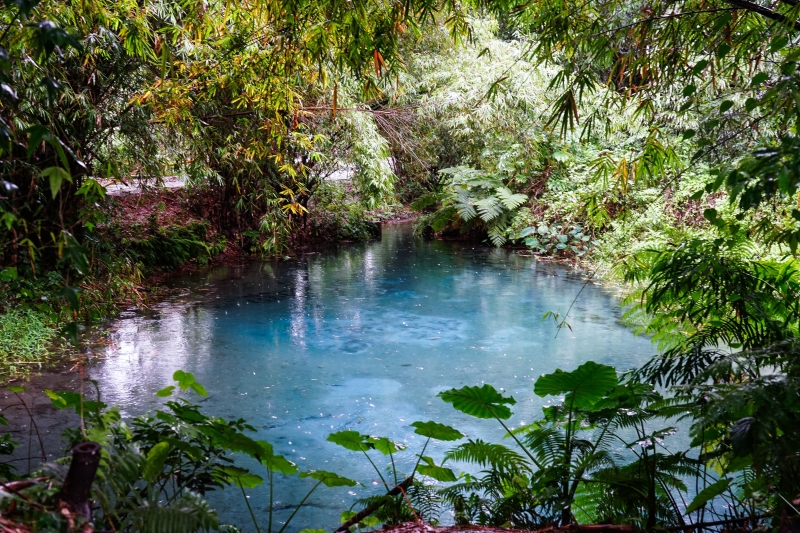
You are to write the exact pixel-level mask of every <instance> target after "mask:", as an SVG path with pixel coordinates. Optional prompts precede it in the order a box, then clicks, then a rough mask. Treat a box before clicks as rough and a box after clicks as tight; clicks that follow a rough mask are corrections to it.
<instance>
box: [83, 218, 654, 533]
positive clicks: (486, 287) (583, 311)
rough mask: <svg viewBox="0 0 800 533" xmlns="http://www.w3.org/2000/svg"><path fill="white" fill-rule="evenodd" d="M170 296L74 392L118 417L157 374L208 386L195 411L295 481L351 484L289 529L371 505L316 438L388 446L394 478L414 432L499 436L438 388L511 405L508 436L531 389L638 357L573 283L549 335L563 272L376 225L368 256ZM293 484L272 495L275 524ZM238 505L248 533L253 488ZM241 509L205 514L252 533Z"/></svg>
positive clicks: (359, 467) (149, 390)
mask: <svg viewBox="0 0 800 533" xmlns="http://www.w3.org/2000/svg"><path fill="white" fill-rule="evenodd" d="M173 283H174V286H175V287H176V288H177V289H178V292H179V296H176V297H174V298H172V299H170V300H169V301H167V302H164V303H163V304H160V305H159V306H157V307H156V308H155V310H154V311H155V312H153V313H149V314H147V315H133V314H132V313H131V316H128V317H126V318H123V319H122V320H120V321H119V322H118V324H117V329H116V331H115V332H114V333H113V335H112V339H113V341H114V342H113V344H112V346H111V347H110V348H108V350H107V353H105V357H106V358H107V359H106V361H104V362H103V363H102V364H100V365H99V366H97V367H95V368H94V369H93V370H92V377H93V378H95V379H97V380H98V381H99V383H100V384H101V389H102V392H103V400H104V401H105V402H107V403H109V404H116V405H119V406H120V407H121V409H122V411H123V414H124V415H127V416H133V415H138V414H142V413H144V412H146V411H148V410H150V409H153V408H156V407H157V406H158V405H160V403H161V402H163V400H162V399H158V398H156V397H155V392H156V391H158V390H159V389H161V388H163V387H166V386H168V385H171V384H173V382H172V378H171V376H172V373H173V372H174V371H175V370H177V369H183V370H185V371H187V372H191V373H193V374H194V375H195V377H196V379H197V380H198V381H199V382H200V383H202V384H204V385H205V387H206V388H207V389H208V393H209V397H208V399H207V400H205V401H203V403H202V405H203V408H204V409H205V410H206V412H208V413H210V414H213V415H216V416H221V417H225V418H240V417H242V418H245V419H247V420H248V421H249V422H250V423H251V424H252V425H254V426H255V427H256V428H257V430H258V432H257V434H256V435H254V437H255V438H258V439H265V440H268V441H270V442H272V443H273V445H274V446H275V449H276V452H277V453H282V454H284V455H285V456H286V457H287V458H288V459H290V460H292V461H294V462H295V463H297V464H298V465H299V467H300V468H301V469H322V470H333V471H336V472H338V473H340V474H342V475H345V476H348V477H351V478H354V479H356V480H358V481H360V482H361V483H362V484H363V486H362V487H356V488H338V489H324V488H321V489H319V490H318V491H317V492H316V493H315V495H314V496H312V498H311V499H310V500H309V502H310V503H309V504H308V506H307V507H304V509H303V510H301V511H300V513H299V514H298V516H297V517H295V519H294V520H293V522H292V524H291V525H290V527H289V528H288V529H289V530H291V531H299V530H300V529H302V528H304V527H322V528H325V529H329V530H330V529H333V528H334V527H335V525H336V524H338V520H339V515H340V513H341V511H343V510H345V509H348V508H349V507H350V506H351V505H352V504H353V502H354V501H355V500H356V499H357V498H361V497H364V496H367V495H370V494H374V493H377V492H379V491H380V487H379V486H378V481H377V479H376V478H377V476H376V475H375V473H374V471H373V470H371V467H370V466H369V464H368V463H367V462H366V460H365V459H364V457H363V456H362V455H360V454H357V453H355V452H350V451H347V450H345V449H343V448H340V447H338V446H336V445H334V444H332V443H328V442H326V440H325V438H326V437H327V435H328V434H329V433H331V432H334V431H339V430H342V429H353V430H356V431H359V432H361V433H366V434H371V435H381V436H388V437H391V438H393V439H394V440H397V441H401V442H404V443H405V444H407V445H408V449H407V450H406V451H405V452H402V453H401V454H399V455H398V457H397V459H398V467H399V468H400V469H401V470H405V471H407V472H408V471H410V470H411V469H412V468H413V463H414V460H415V455H414V454H415V453H418V452H419V451H420V449H421V447H422V444H423V439H422V438H420V437H417V438H415V435H414V433H413V428H410V427H409V424H410V423H411V422H414V421H416V420H431V419H432V420H436V421H438V422H442V423H446V424H450V425H452V426H454V427H456V428H458V429H460V430H461V431H462V432H463V433H466V434H467V435H468V436H469V437H471V438H483V439H491V440H500V439H501V438H502V436H503V430H502V429H501V428H499V427H497V424H496V423H494V422H492V421H486V420H476V419H471V418H469V417H467V416H466V415H462V414H460V413H458V412H456V411H455V410H453V409H452V408H451V407H450V406H449V405H448V404H445V403H444V402H443V401H441V400H440V399H438V398H437V397H436V394H437V393H438V392H440V391H442V390H445V389H449V388H452V387H461V386H463V385H480V384H482V383H490V384H492V385H494V386H495V387H497V388H502V389H504V390H505V391H506V393H508V394H511V395H513V396H514V398H515V399H516V400H517V402H518V403H517V405H516V406H514V412H515V414H514V417H513V418H512V419H511V424H512V425H514V426H518V425H520V424H523V423H526V422H531V421H532V420H534V419H536V418H537V417H538V415H539V414H540V413H541V411H540V410H541V406H542V405H543V402H544V401H546V400H542V399H541V398H538V397H537V396H535V395H534V394H533V390H532V389H533V382H534V380H535V379H536V378H537V377H538V376H539V375H541V374H544V373H547V372H552V371H553V370H555V369H556V368H562V369H564V370H572V369H574V368H575V367H577V366H578V365H580V364H581V363H582V362H584V361H587V360H594V361H597V362H600V363H607V364H612V365H614V366H615V367H617V368H618V369H627V368H631V367H634V366H637V365H640V364H641V363H643V362H644V361H646V360H647V359H648V358H649V357H650V356H651V355H652V354H653V352H654V349H653V347H652V345H651V344H650V341H649V340H647V339H644V338H637V337H634V335H633V334H632V333H631V332H630V331H629V330H627V329H626V328H625V327H623V326H622V325H620V323H619V318H620V309H619V302H618V300H616V299H615V298H614V297H613V296H611V295H610V294H609V293H608V292H607V291H605V290H603V289H602V288H600V287H597V286H595V285H591V284H590V285H588V286H587V287H586V288H585V289H584V290H583V292H582V293H581V295H580V298H579V299H578V301H577V302H576V304H575V306H574V307H573V309H572V312H571V313H570V317H569V319H568V322H569V323H570V325H571V326H572V330H571V331H570V330H568V329H566V328H565V329H563V330H562V331H561V332H560V333H559V334H558V337H557V338H556V328H555V326H554V324H553V322H552V321H551V320H548V321H542V315H544V314H545V313H546V312H547V311H560V312H561V313H562V314H563V313H564V312H565V311H566V310H567V308H568V307H569V305H570V303H571V302H572V301H573V299H574V298H575V296H576V295H577V294H578V292H579V291H580V290H581V287H582V286H583V283H584V279H583V278H582V277H581V276H579V275H577V274H575V273H574V272H572V271H570V270H568V269H565V268H563V267H561V266H558V265H553V264H548V263H543V262H537V261H536V260H534V259H532V258H529V257H521V256H519V255H517V254H516V253H514V252H513V251H509V250H496V249H491V248H485V247H480V246H474V247H473V245H471V244H470V245H464V244H462V243H446V242H423V241H420V240H415V239H414V238H413V237H412V235H411V230H410V228H409V227H407V226H402V225H401V226H388V227H384V232H383V239H382V240H381V241H376V242H371V243H364V244H352V245H345V246H341V247H339V248H337V249H335V250H331V251H328V252H325V253H321V254H310V255H305V256H303V257H302V258H301V259H297V260H291V261H283V262H277V263H270V264H251V265H247V266H243V267H230V266H228V267H218V268H214V269H210V270H209V271H206V272H204V273H202V274H195V275H190V276H185V277H182V278H177V279H176V280H174V282H173ZM449 446H450V445H449V444H432V446H429V448H428V451H427V452H426V455H432V456H434V457H435V458H436V459H437V460H439V459H441V456H442V454H443V453H444V451H445V449H447V447H449ZM375 459H376V460H378V461H380V462H379V463H378V464H379V466H382V465H384V464H386V462H384V461H383V458H382V457H376V458H375ZM454 466H455V469H456V471H458V470H459V465H454ZM254 469H255V471H256V472H257V473H259V474H264V472H262V471H260V470H258V465H254ZM311 486H312V482H311V480H307V479H306V480H300V479H297V478H285V479H282V478H279V479H278V480H277V482H276V500H277V504H276V505H277V508H279V509H281V510H280V511H279V512H278V513H277V515H276V517H277V519H278V522H279V523H280V522H281V521H285V520H286V518H287V517H288V515H289V514H290V513H291V511H292V510H293V507H292V505H293V504H296V503H297V502H298V501H299V500H300V499H301V498H302V497H303V495H304V494H305V492H306V491H307V490H308V489H309V488H310V487H311ZM249 493H250V502H251V504H252V505H253V507H254V510H255V512H256V513H257V514H258V515H259V516H260V517H261V518H262V519H263V520H264V522H266V512H267V504H268V499H267V489H266V487H260V488H258V489H254V490H252V491H249ZM241 498H242V496H241V494H240V493H239V492H238V491H237V490H228V491H224V492H222V493H219V494H215V495H214V496H212V498H211V499H212V501H213V503H214V504H215V505H216V506H217V508H218V509H219V510H220V514H221V518H222V519H223V520H224V521H227V522H228V523H236V524H239V525H240V526H244V527H246V528H247V529H252V525H251V524H249V520H250V519H249V515H248V514H247V510H246V507H245V505H244V504H243V501H242V499H241ZM356 510H358V509H356Z"/></svg>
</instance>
